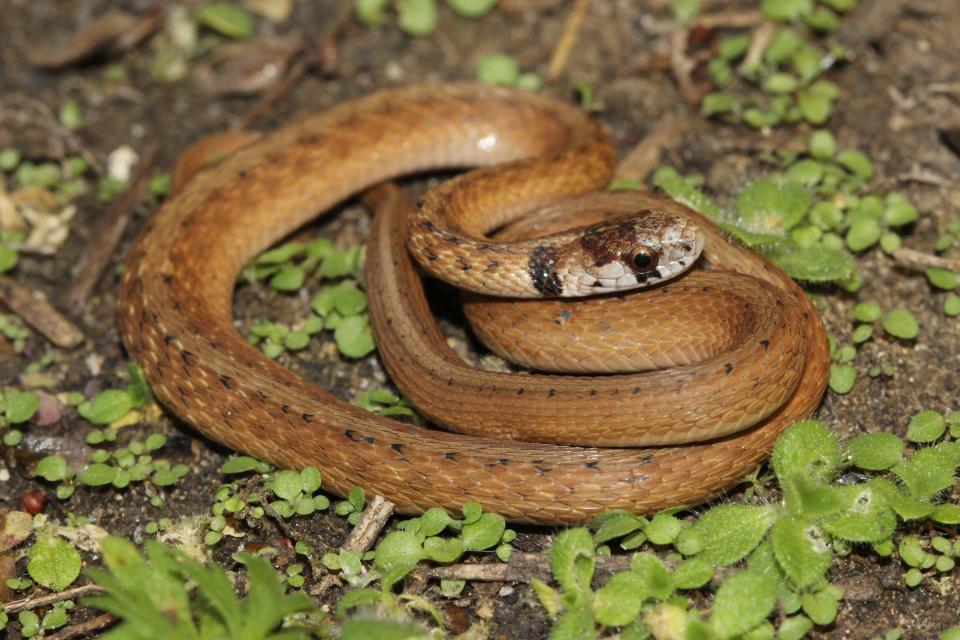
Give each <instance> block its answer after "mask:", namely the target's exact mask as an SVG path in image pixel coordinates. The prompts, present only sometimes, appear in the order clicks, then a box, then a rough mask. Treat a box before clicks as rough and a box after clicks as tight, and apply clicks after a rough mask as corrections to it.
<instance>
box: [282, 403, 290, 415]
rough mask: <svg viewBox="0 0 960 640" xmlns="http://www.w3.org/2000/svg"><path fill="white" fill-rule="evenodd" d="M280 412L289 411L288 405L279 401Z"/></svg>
mask: <svg viewBox="0 0 960 640" xmlns="http://www.w3.org/2000/svg"><path fill="white" fill-rule="evenodd" d="M280 413H290V405H288V404H284V403H282V402H281V403H280Z"/></svg>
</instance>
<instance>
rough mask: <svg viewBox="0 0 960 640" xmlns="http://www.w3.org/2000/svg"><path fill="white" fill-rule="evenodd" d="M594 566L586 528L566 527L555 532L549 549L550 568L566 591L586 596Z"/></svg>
mask: <svg viewBox="0 0 960 640" xmlns="http://www.w3.org/2000/svg"><path fill="white" fill-rule="evenodd" d="M595 566H596V560H595V556H594V548H593V538H592V537H591V536H590V532H589V531H588V530H587V529H583V528H577V529H567V530H565V531H561V532H560V533H558V534H557V536H556V537H555V538H554V540H553V548H552V549H551V551H550V569H551V570H552V571H553V577H554V578H555V579H556V581H557V584H559V585H560V587H561V588H562V589H563V590H564V591H565V592H566V593H570V594H574V595H576V596H577V597H585V596H587V595H588V594H589V593H590V581H591V580H593V571H594V568H595Z"/></svg>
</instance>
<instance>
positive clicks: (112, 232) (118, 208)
mask: <svg viewBox="0 0 960 640" xmlns="http://www.w3.org/2000/svg"><path fill="white" fill-rule="evenodd" d="M159 154H160V143H159V141H158V140H156V139H155V140H154V141H153V142H152V143H150V146H149V148H148V149H147V151H146V153H144V154H143V159H142V160H141V161H140V166H139V167H137V172H136V174H135V175H134V176H133V179H132V180H131V181H130V185H129V186H128V187H127V189H126V191H124V192H123V193H122V194H121V195H120V197H119V198H117V199H116V200H114V201H113V204H111V205H110V207H109V208H108V209H107V211H106V214H105V215H104V217H103V219H102V220H101V221H100V223H99V224H98V225H97V227H96V229H95V230H94V232H93V235H92V236H91V242H92V243H93V244H91V246H90V249H89V250H88V251H87V253H86V255H85V256H84V257H83V260H82V261H81V262H80V269H79V270H78V271H77V275H76V277H75V278H74V279H73V282H71V283H70V290H69V291H68V292H67V303H66V304H67V307H68V308H69V309H82V308H83V307H84V305H86V303H87V299H88V298H89V297H90V294H91V293H93V289H94V287H96V286H97V282H99V281H100V277H101V276H102V275H103V273H104V271H106V269H107V267H108V266H109V265H110V262H111V260H112V259H113V254H114V253H115V252H116V250H117V245H118V244H119V243H120V238H122V237H123V232H124V230H126V228H127V224H129V222H130V219H131V218H132V217H133V211H134V209H135V208H136V206H137V204H138V203H139V202H140V198H141V197H142V194H143V190H144V189H145V188H146V186H147V177H148V176H149V175H150V171H151V170H152V169H153V165H154V163H155V162H156V161H157V156H158V155H159Z"/></svg>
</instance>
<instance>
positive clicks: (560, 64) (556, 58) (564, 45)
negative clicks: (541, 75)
mask: <svg viewBox="0 0 960 640" xmlns="http://www.w3.org/2000/svg"><path fill="white" fill-rule="evenodd" d="M591 4H593V0H576V2H575V3H574V5H573V10H571V11H570V15H569V16H567V22H566V24H564V25H563V33H562V34H560V40H558V41H557V46H556V48H554V50H553V55H552V56H550V66H549V67H548V68H547V79H548V80H556V79H557V78H559V77H560V75H561V74H562V73H563V70H564V69H566V68H567V61H568V60H569V59H570V54H571V53H572V52H573V47H574V46H575V45H576V44H577V38H578V37H579V36H580V27H581V26H583V21H584V19H586V17H587V12H589V11H590V5H591Z"/></svg>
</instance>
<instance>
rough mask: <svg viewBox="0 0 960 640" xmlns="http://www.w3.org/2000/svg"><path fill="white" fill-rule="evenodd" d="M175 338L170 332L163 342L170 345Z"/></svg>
mask: <svg viewBox="0 0 960 640" xmlns="http://www.w3.org/2000/svg"><path fill="white" fill-rule="evenodd" d="M174 340H176V338H174V337H173V336H172V335H170V334H169V333H168V334H167V335H165V336H163V344H165V345H168V346H169V345H170V343H171V342H173V341H174Z"/></svg>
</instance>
